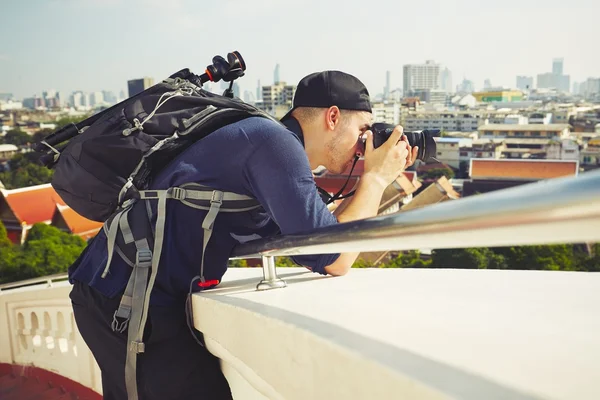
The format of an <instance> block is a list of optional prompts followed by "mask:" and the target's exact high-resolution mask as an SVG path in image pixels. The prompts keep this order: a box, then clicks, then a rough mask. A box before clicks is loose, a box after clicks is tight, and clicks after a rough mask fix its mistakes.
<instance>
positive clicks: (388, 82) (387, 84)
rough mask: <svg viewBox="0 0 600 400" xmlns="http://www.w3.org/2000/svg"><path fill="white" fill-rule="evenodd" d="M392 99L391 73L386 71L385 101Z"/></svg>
mask: <svg viewBox="0 0 600 400" xmlns="http://www.w3.org/2000/svg"><path fill="white" fill-rule="evenodd" d="M389 97H390V71H385V87H384V88H383V99H384V100H388V99H389Z"/></svg>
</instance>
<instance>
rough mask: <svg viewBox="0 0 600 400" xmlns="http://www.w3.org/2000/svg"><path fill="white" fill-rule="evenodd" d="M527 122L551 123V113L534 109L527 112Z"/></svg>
mask: <svg viewBox="0 0 600 400" xmlns="http://www.w3.org/2000/svg"><path fill="white" fill-rule="evenodd" d="M529 123H530V124H551V123H552V113H549V112H541V111H534V112H532V113H530V114H529Z"/></svg>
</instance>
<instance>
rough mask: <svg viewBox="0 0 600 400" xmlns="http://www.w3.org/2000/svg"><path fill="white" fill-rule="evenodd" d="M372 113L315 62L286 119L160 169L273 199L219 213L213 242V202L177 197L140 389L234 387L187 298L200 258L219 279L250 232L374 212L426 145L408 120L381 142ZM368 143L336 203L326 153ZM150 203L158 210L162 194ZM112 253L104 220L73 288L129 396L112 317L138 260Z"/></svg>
mask: <svg viewBox="0 0 600 400" xmlns="http://www.w3.org/2000/svg"><path fill="white" fill-rule="evenodd" d="M371 119H372V116H371V105H370V100H369V94H368V91H367V89H366V88H365V86H364V85H363V84H362V83H361V82H360V81H359V80H358V79H356V78H355V77H353V76H351V75H348V74H345V73H343V72H339V71H325V72H321V73H315V74H311V75H309V76H307V77H305V78H304V79H302V80H301V81H300V83H299V85H298V89H297V92H296V95H295V97H294V107H293V109H292V110H291V111H290V113H288V115H286V117H284V119H283V123H284V124H285V126H286V127H287V129H286V128H285V127H283V126H281V125H280V124H277V123H276V122H274V121H270V120H268V119H266V118H260V117H253V118H247V119H245V120H242V121H240V122H237V123H234V124H231V125H228V126H226V127H223V128H221V129H219V130H217V131H215V132H213V133H212V134H211V135H209V136H207V137H206V138H204V139H202V140H201V141H199V142H197V143H196V144H194V145H192V146H191V147H190V148H188V149H187V150H186V151H185V152H184V153H182V154H181V155H180V156H179V157H177V159H175V160H174V161H173V162H171V164H170V165H168V166H167V167H166V168H165V169H164V170H163V171H161V173H160V174H159V175H158V176H157V177H156V179H155V180H154V182H153V184H152V188H153V189H157V190H158V189H167V188H170V187H175V186H181V185H182V184H185V183H190V182H195V183H200V184H202V185H205V186H208V187H210V188H213V189H215V190H221V191H227V192H234V193H238V194H242V195H246V196H250V197H252V198H254V199H256V200H258V201H259V202H260V204H261V206H262V207H261V208H258V209H255V210H251V211H247V212H243V213H220V214H218V216H217V218H216V220H215V223H214V227H213V232H212V236H211V237H210V240H209V242H208V245H207V247H206V250H205V252H204V253H205V254H202V242H203V228H202V220H203V218H204V216H205V215H206V211H204V210H201V209H196V208H192V207H186V206H185V205H183V204H181V202H178V201H174V202H170V203H168V204H167V213H166V215H167V220H166V223H165V229H164V244H163V248H162V253H161V258H160V264H159V268H158V275H157V278H156V283H155V285H154V289H153V291H152V296H151V299H150V310H149V318H148V324H147V326H146V329H145V331H144V343H145V351H144V352H143V353H141V354H140V355H139V356H138V359H137V364H138V370H137V382H138V392H139V398H140V399H142V400H146V399H173V400H176V399H189V398H196V399H203V398H205V399H230V398H231V393H230V390H229V387H228V384H227V381H226V380H225V378H224V376H223V375H222V373H221V371H220V368H219V365H218V361H217V360H216V359H215V358H214V357H213V356H212V355H210V354H209V353H208V352H207V351H206V349H205V348H204V347H203V346H201V345H200V344H198V343H197V342H196V338H195V337H194V336H193V334H192V332H190V330H189V329H188V327H187V325H186V315H185V307H184V303H185V300H186V297H187V294H188V292H189V291H190V290H191V289H190V288H191V287H192V286H191V283H190V282H191V281H192V280H193V279H194V277H195V276H197V275H198V269H199V260H200V259H201V258H202V257H204V266H205V267H204V276H205V277H206V279H208V280H220V279H221V277H222V276H223V274H224V273H225V271H226V269H227V263H228V258H229V255H230V254H231V251H232V249H233V248H234V247H235V246H236V245H237V244H239V243H241V242H245V241H249V240H252V239H256V238H261V237H268V236H273V235H276V234H295V233H302V232H308V231H311V230H313V229H315V228H319V227H323V226H329V225H333V224H337V223H338V222H347V221H353V220H357V219H362V218H367V217H371V216H375V215H376V214H377V209H378V206H379V203H380V200H381V196H382V194H383V191H384V189H385V188H386V187H387V186H388V185H389V184H390V183H391V182H392V181H393V180H394V179H396V178H397V177H398V175H399V174H400V173H402V171H403V170H404V168H405V167H406V166H409V165H411V164H412V162H413V160H414V159H415V157H416V153H417V151H418V149H416V148H415V149H412V151H411V149H410V147H409V146H408V141H407V140H406V138H405V137H403V136H402V128H401V127H397V128H396V129H395V130H394V133H393V134H392V135H391V137H390V139H389V140H388V141H387V142H386V143H384V144H383V145H382V146H380V147H379V148H377V149H373V139H372V134H371V132H370V131H369V130H368V129H369V126H370V124H371ZM362 136H366V141H365V145H364V146H363V142H362V140H361V137H362ZM363 152H364V157H365V172H364V174H363V176H362V177H361V179H360V182H359V184H358V187H357V189H356V193H355V195H354V197H352V198H351V199H349V200H347V201H346V203H345V204H344V207H341V208H340V209H339V211H337V212H336V215H332V214H331V213H330V212H329V211H328V209H327V207H326V206H325V204H324V203H323V201H322V200H321V198H320V197H319V195H318V192H317V190H316V187H315V182H314V179H313V175H312V170H314V169H315V168H317V167H318V166H320V165H322V166H324V167H326V168H327V169H328V170H330V171H332V172H335V173H341V172H343V171H344V170H345V169H346V168H347V167H348V166H349V165H351V163H352V161H353V159H354V157H355V156H356V155H357V154H362V153H363ZM134 207H144V208H145V207H146V204H145V202H139V203H137V204H136V205H135V206H134ZM145 212H146V211H144V213H145ZM148 212H149V213H150V214H151V215H153V218H156V212H157V210H156V206H155V205H154V206H152V208H150V209H149V210H148ZM129 223H130V224H135V221H133V222H132V221H130V222H129ZM357 255H358V253H344V254H341V255H340V254H324V255H314V256H296V257H293V259H294V261H295V262H296V263H298V264H299V265H303V266H306V267H307V268H309V269H311V270H312V271H313V272H316V273H320V274H330V275H344V274H345V273H347V272H348V270H349V269H350V267H351V266H352V264H353V262H354V261H355V259H356V257H357ZM107 256H108V254H107V237H106V234H105V233H104V232H103V231H101V232H100V233H99V234H98V235H97V236H96V237H95V238H94V240H93V242H92V243H90V245H89V246H88V249H87V250H86V252H85V253H84V254H82V255H81V257H80V258H79V260H77V262H76V263H75V264H74V265H73V266H72V267H71V268H70V271H69V276H70V281H71V282H72V283H73V285H74V286H73V290H72V292H71V299H72V303H73V309H74V315H75V319H76V322H77V326H78V328H79V331H80V332H81V334H82V336H83V338H84V339H85V341H86V343H87V344H88V346H89V347H90V349H91V351H92V353H93V354H94V357H95V358H96V360H97V362H98V364H99V366H100V369H101V371H102V387H103V392H104V398H105V399H108V400H111V399H126V398H127V391H126V385H125V377H124V368H125V367H124V366H125V358H126V348H127V344H126V343H127V332H119V331H113V329H112V328H111V323H112V321H113V316H114V313H115V310H116V309H117V307H118V306H119V301H120V298H121V295H122V293H123V291H124V289H125V286H126V284H127V281H128V278H129V275H130V274H131V267H130V266H129V265H127V263H126V262H125V261H124V259H122V258H121V257H117V256H115V257H113V261H112V262H111V264H110V273H109V274H108V275H106V276H105V277H102V273H103V270H104V267H105V264H106V260H107Z"/></svg>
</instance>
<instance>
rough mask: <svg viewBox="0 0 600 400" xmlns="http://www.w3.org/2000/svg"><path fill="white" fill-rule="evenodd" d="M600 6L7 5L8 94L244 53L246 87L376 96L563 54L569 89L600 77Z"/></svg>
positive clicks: (502, 71)
mask: <svg viewBox="0 0 600 400" xmlns="http://www.w3.org/2000/svg"><path fill="white" fill-rule="evenodd" d="M599 13H600V1H599V0H570V1H558V0H545V1H539V2H534V1H533V0H503V1H481V0H480V1H476V0H455V1H452V0H428V1H427V0H424V1H398V0H395V1H392V0H344V1H327V0H320V1H317V0H295V1H286V0H279V1H278V0H211V1H208V0H195V1H191V0H190V1H186V0H37V1H35V0H0V15H2V23H1V24H0V38H2V45H1V46H0V93H1V92H10V93H13V94H14V95H16V96H17V97H23V96H32V95H33V94H38V95H39V94H41V92H42V91H43V90H47V89H56V90H64V91H68V92H70V91H72V90H84V91H97V90H113V91H118V90H121V89H126V82H127V80H128V79H132V78H138V77H142V76H151V77H153V78H154V79H155V81H157V80H160V79H163V78H165V77H167V76H168V75H170V74H171V73H173V72H175V71H177V70H179V69H181V68H186V67H189V68H190V69H191V70H192V71H197V72H198V73H200V72H202V71H203V70H204V68H205V67H206V65H207V64H208V63H210V61H211V59H212V57H213V56H214V55H215V54H221V55H223V56H225V55H226V53H227V52H229V51H232V50H238V51H240V52H241V53H242V55H243V57H244V58H245V60H246V63H247V65H248V70H247V72H246V76H245V77H243V78H241V79H240V80H238V82H239V84H240V86H241V88H242V90H251V91H252V92H253V93H255V92H256V83H257V80H258V79H260V80H261V83H262V84H271V83H272V81H273V69H274V66H275V64H276V63H279V64H280V76H281V79H282V80H285V81H287V82H289V83H293V84H295V83H297V81H298V80H300V79H301V78H302V77H303V76H305V75H307V74H309V73H311V72H314V71H318V70H323V69H339V70H342V71H346V72H349V73H352V74H354V75H356V76H357V77H358V78H359V79H361V80H362V81H363V82H365V84H366V85H367V87H368V88H369V91H370V92H371V94H372V95H374V94H376V93H378V92H382V90H383V89H382V88H383V86H384V84H385V72H386V70H389V71H391V84H392V87H401V86H402V65H403V64H407V63H422V62H424V61H425V60H426V59H433V60H435V61H436V62H439V63H441V64H442V65H443V66H447V67H448V68H449V69H450V70H451V71H452V74H453V85H454V86H456V85H457V84H458V83H459V82H460V81H461V80H462V78H463V77H467V78H468V79H471V80H473V81H474V82H475V85H476V88H481V87H482V85H483V81H484V79H486V78H489V79H491V82H492V84H493V85H495V86H500V85H504V86H515V77H516V75H531V76H535V75H536V74H537V73H541V72H549V71H550V70H551V67H552V58H554V57H564V59H565V62H564V71H565V73H566V74H570V75H571V82H573V81H582V80H584V79H586V78H587V77H590V76H594V77H598V76H600V50H598V45H597V43H598V38H600V24H599V23H598V15H599Z"/></svg>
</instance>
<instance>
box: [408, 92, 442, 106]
mask: <svg viewBox="0 0 600 400" xmlns="http://www.w3.org/2000/svg"><path fill="white" fill-rule="evenodd" d="M412 95H413V96H415V97H418V98H419V99H420V100H421V102H425V103H430V104H446V100H447V97H448V94H447V93H446V92H444V91H443V90H435V89H415V90H413V91H412Z"/></svg>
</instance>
